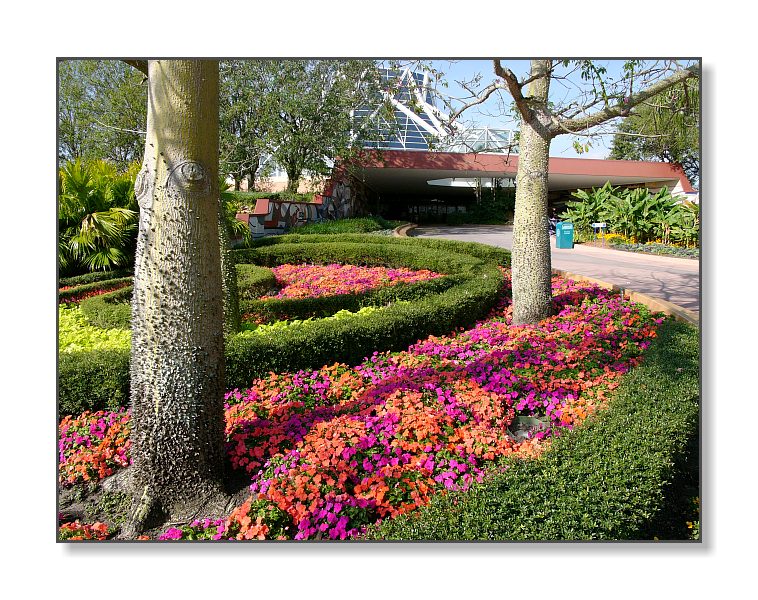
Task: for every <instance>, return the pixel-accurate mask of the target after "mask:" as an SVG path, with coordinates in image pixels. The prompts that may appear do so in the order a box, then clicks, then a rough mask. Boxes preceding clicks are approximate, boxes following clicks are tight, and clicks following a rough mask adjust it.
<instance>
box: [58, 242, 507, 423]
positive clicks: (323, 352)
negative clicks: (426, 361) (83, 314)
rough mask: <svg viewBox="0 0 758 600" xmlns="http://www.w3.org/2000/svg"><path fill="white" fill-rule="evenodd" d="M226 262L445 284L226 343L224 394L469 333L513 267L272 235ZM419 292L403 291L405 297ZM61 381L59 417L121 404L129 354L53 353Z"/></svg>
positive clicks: (448, 250) (444, 248) (413, 246)
mask: <svg viewBox="0 0 758 600" xmlns="http://www.w3.org/2000/svg"><path fill="white" fill-rule="evenodd" d="M233 255H234V256H235V261H236V262H237V263H238V265H237V266H238V271H239V267H242V272H243V273H244V272H245V271H246V269H247V268H246V267H243V266H242V264H243V263H252V262H258V263H265V264H269V265H273V264H279V261H281V262H292V261H297V262H304V261H308V262H321V263H326V264H328V263H331V262H341V261H343V262H346V263H349V264H368V265H383V266H405V267H411V268H414V267H415V268H426V269H430V270H433V271H436V272H438V273H442V274H447V275H449V278H441V279H448V281H446V282H445V283H444V285H443V284H435V285H440V288H434V286H431V285H430V286H429V290H430V291H432V290H434V289H439V290H442V291H439V293H436V294H430V295H427V296H424V297H422V298H420V299H419V300H417V301H416V302H413V303H394V304H390V305H388V306H385V307H383V308H381V309H379V310H377V311H375V312H374V313H372V314H369V315H365V316H361V317H357V318H348V319H341V320H336V321H324V322H319V321H313V322H308V323H303V324H302V325H300V326H299V327H297V328H292V329H287V330H283V331H282V332H278V333H277V335H275V336H256V335H247V336H246V335H244V334H241V335H234V336H231V337H230V338H228V339H227V341H226V387H227V389H233V388H235V387H237V388H243V387H248V386H249V385H250V384H251V383H252V381H253V380H254V379H255V378H257V377H262V376H265V375H266V374H267V373H269V372H270V371H275V372H281V371H294V370H298V369H310V368H313V369H315V368H319V367H321V366H323V365H324V364H333V363H334V362H345V363H348V364H357V363H359V362H361V361H362V360H363V359H364V358H365V357H366V356H369V355H371V354H372V353H373V352H375V351H384V350H394V349H402V348H405V347H407V346H408V345H410V344H413V343H414V342H416V341H417V340H419V339H422V338H424V337H426V336H428V335H442V334H445V333H449V332H450V331H452V330H453V329H455V328H457V327H465V326H470V325H472V324H473V323H475V322H476V321H477V320H478V319H480V318H483V317H484V316H485V315H486V314H487V312H488V311H489V310H490V308H491V307H492V306H493V304H494V302H495V301H496V298H497V293H498V291H499V289H500V286H501V284H502V282H503V277H502V274H501V273H500V270H499V269H498V264H505V265H507V264H508V263H509V260H510V253H509V252H508V251H506V250H503V249H500V248H491V247H488V246H484V245H481V244H475V243H464V242H453V241H448V240H415V239H410V240H408V239H398V238H391V237H386V238H385V237H383V236H374V235H370V234H364V235H359V234H348V235H305V236H298V235H287V236H277V237H276V238H264V239H263V240H259V241H258V242H257V243H256V244H255V247H254V248H253V249H243V250H236V251H234V252H233ZM250 272H251V273H252V272H253V271H250ZM258 273H261V272H260V271H259V272H258ZM272 275H273V274H272ZM443 288H444V289H443ZM421 289H423V288H414V287H413V286H408V290H406V291H405V292H403V293H406V292H407V293H409V294H415V293H418V292H419V291H420V290H421ZM118 291H119V292H120V291H121V290H118ZM106 304H107V300H103V301H102V304H98V303H94V305H90V306H91V307H92V306H94V307H95V310H96V311H97V310H98V307H99V315H100V317H101V318H106V317H105V316H104V315H105V314H106V310H105V309H104V308H103V307H104V306H105V305H106ZM125 307H126V308H128V305H125ZM109 361H110V362H109ZM77 365H81V366H80V367H77ZM58 379H59V390H58V401H59V407H60V414H75V413H78V412H82V411H83V410H101V409H103V408H106V407H109V408H110V407H114V405H118V406H121V405H124V404H127V403H128V401H129V352H128V351H109V352H107V353H105V352H98V353H91V352H77V353H70V354H66V355H65V356H64V355H60V356H59V373H58Z"/></svg>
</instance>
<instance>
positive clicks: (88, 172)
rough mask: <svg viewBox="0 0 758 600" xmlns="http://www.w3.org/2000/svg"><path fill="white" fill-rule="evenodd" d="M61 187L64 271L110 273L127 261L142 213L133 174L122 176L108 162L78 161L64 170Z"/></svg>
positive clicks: (60, 239)
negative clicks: (137, 201)
mask: <svg viewBox="0 0 758 600" xmlns="http://www.w3.org/2000/svg"><path fill="white" fill-rule="evenodd" d="M59 189H60V194H59V197H58V228H59V237H58V258H59V262H60V267H61V271H63V272H68V271H74V270H77V269H78V270H81V269H82V268H83V269H86V270H87V271H97V270H103V271H107V270H111V269H113V268H115V267H123V266H125V265H128V264H129V263H130V262H131V252H130V251H129V246H130V242H131V241H132V238H133V236H134V234H135V233H136V229H137V217H138V213H137V211H136V210H133V208H132V207H135V205H134V184H133V179H130V178H129V174H128V173H127V174H124V175H119V174H118V172H117V171H116V170H115V167H112V166H111V165H109V164H107V163H105V162H104V161H96V162H94V163H90V164H85V163H82V162H81V161H80V160H76V161H74V162H69V163H66V164H65V165H64V166H63V167H62V168H61V171H60V188H59ZM135 208H136V207H135Z"/></svg>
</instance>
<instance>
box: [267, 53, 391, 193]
mask: <svg viewBox="0 0 758 600" xmlns="http://www.w3.org/2000/svg"><path fill="white" fill-rule="evenodd" d="M268 68H269V69H270V77H271V81H270V88H271V89H272V90H273V94H272V98H271V101H272V104H271V105H270V106H271V109H272V113H271V114H272V115H274V117H273V123H272V124H273V131H272V136H271V147H272V154H273V157H274V159H275V161H276V162H277V163H278V164H279V165H280V166H281V167H282V168H284V170H285V171H286V172H287V177H288V179H289V184H288V190H289V191H291V192H295V191H297V186H298V182H299V180H300V178H301V177H302V175H303V173H304V172H306V171H307V172H309V173H312V174H315V175H327V174H328V173H329V172H330V170H331V167H332V165H333V161H334V159H335V158H336V157H338V156H339V157H341V158H345V157H346V156H347V155H348V154H349V153H350V151H351V149H355V148H357V144H356V142H357V141H359V140H360V139H361V135H360V134H359V133H357V132H356V131H355V128H354V125H355V122H354V119H353V117H352V111H353V110H355V109H357V108H359V107H360V106H363V105H365V104H367V103H368V101H369V99H370V98H375V97H376V96H377V94H378V93H379V92H378V90H379V80H380V78H379V73H378V70H377V68H376V65H375V64H374V62H372V61H365V60H347V61H340V60H301V61H292V60H285V61H271V62H270V63H269V66H268Z"/></svg>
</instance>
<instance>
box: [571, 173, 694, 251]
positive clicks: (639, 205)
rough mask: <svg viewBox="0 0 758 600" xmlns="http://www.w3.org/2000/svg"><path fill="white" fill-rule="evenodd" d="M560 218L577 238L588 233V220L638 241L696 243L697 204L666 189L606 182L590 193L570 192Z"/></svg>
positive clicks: (688, 244)
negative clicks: (614, 184) (599, 222)
mask: <svg viewBox="0 0 758 600" xmlns="http://www.w3.org/2000/svg"><path fill="white" fill-rule="evenodd" d="M572 196H574V197H575V198H577V201H576V202H569V203H568V204H567V209H566V211H565V212H564V213H563V214H561V218H562V219H565V220H567V221H571V222H572V223H573V224H574V226H575V228H576V231H577V234H578V235H579V236H580V237H587V236H591V235H592V225H591V224H592V223H594V222H598V221H603V222H607V223H608V229H609V231H610V232H612V233H620V234H622V235H624V236H626V237H627V238H630V239H632V240H634V241H639V242H648V241H653V240H661V241H662V242H663V243H664V244H669V243H678V244H683V245H686V246H696V245H697V244H698V239H699V235H700V218H699V207H698V205H697V204H694V203H692V202H689V201H684V202H680V201H678V200H677V199H676V198H675V197H673V196H672V195H671V192H669V190H668V189H667V188H661V189H660V190H659V191H658V192H657V193H655V194H652V193H650V190H648V189H647V188H636V189H626V188H621V187H613V186H612V185H611V184H610V183H606V184H605V185H604V186H603V187H601V188H592V191H591V192H587V191H585V190H577V191H576V192H573V193H572Z"/></svg>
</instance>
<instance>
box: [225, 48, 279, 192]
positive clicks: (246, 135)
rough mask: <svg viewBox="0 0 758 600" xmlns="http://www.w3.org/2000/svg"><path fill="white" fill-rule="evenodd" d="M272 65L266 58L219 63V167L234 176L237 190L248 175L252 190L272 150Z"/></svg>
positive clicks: (226, 173) (249, 188)
mask: <svg viewBox="0 0 758 600" xmlns="http://www.w3.org/2000/svg"><path fill="white" fill-rule="evenodd" d="M272 65H273V63H272V62H271V61H263V60H230V61H223V62H221V63H220V66H219V70H220V77H221V84H220V85H221V97H220V107H219V109H220V113H219V119H220V135H221V139H220V152H221V155H220V166H219V168H220V170H221V173H222V174H224V175H228V176H230V177H231V178H232V179H234V187H235V189H237V190H239V189H240V182H241V181H242V180H243V179H245V178H247V181H248V190H251V191H252V189H253V188H254V184H255V177H256V173H257V172H258V169H259V167H260V164H261V159H262V158H263V157H264V156H266V155H268V154H270V153H271V151H272V147H271V131H272V121H273V119H274V118H275V115H273V114H272V112H271V109H272V105H273V102H272V99H273V94H274V93H275V90H273V89H272V87H271V83H272V79H273V77H272Z"/></svg>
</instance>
